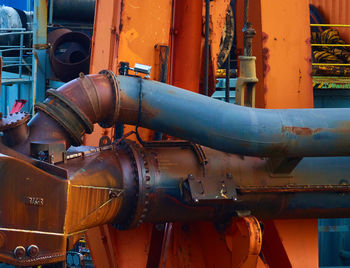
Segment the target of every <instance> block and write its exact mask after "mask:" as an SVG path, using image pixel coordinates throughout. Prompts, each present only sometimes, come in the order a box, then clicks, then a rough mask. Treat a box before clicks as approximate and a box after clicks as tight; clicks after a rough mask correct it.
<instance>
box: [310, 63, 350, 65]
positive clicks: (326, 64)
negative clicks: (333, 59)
mask: <svg viewBox="0 0 350 268" xmlns="http://www.w3.org/2000/svg"><path fill="white" fill-rule="evenodd" d="M312 65H313V66H350V64H349V63H313V64H312Z"/></svg>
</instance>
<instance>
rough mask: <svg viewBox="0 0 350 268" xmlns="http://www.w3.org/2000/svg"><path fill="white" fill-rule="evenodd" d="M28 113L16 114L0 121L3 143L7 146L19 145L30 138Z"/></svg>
mask: <svg viewBox="0 0 350 268" xmlns="http://www.w3.org/2000/svg"><path fill="white" fill-rule="evenodd" d="M28 121H29V115H28V114H27V113H18V112H17V113H14V114H10V115H8V116H4V117H3V118H2V120H0V131H2V132H3V137H2V142H3V143H4V144H5V145H7V146H10V147H11V146H14V145H17V144H19V143H21V142H23V141H24V140H26V139H27V137H28V127H27V123H28Z"/></svg>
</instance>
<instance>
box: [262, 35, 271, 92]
mask: <svg viewBox="0 0 350 268" xmlns="http://www.w3.org/2000/svg"><path fill="white" fill-rule="evenodd" d="M268 37H269V36H268V34H266V33H262V43H263V45H265V44H266V42H267V40H268ZM269 59H270V49H269V48H268V47H265V46H263V49H262V60H263V75H264V77H266V75H267V74H268V73H269V71H270V69H271V68H270V65H269ZM265 90H266V89H265ZM266 91H267V90H266Z"/></svg>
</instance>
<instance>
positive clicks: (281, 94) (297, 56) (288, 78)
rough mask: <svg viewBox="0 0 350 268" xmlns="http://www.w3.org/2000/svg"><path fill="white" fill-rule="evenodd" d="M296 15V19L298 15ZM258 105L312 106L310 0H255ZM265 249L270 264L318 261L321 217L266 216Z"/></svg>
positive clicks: (252, 12)
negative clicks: (284, 218) (274, 218)
mask: <svg viewBox="0 0 350 268" xmlns="http://www.w3.org/2000/svg"><path fill="white" fill-rule="evenodd" d="M243 2H244V1H237V42H238V43H237V47H238V48H243V45H242V44H243V35H242V31H241V29H242V27H243V12H242V11H243V7H244V3H243ZM295 18H298V19H295ZM249 21H250V22H252V24H253V28H254V29H255V30H256V33H257V34H256V36H255V38H254V39H253V55H254V56H256V57H257V61H256V68H257V76H258V79H259V83H258V84H257V88H256V106H257V107H261V108H312V107H313V89H312V77H311V46H310V26H309V23H310V22H309V3H308V1H299V0H291V1H277V0H251V1H250V8H249ZM262 253H263V256H264V260H265V261H266V262H267V263H268V265H269V267H270V268H275V267H276V268H279V267H293V268H299V267H300V268H301V267H314V268H316V267H318V225H317V220H316V219H312V220H274V221H267V222H264V235H263V245H262Z"/></svg>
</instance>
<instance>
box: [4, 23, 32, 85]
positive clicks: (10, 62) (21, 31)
mask: <svg viewBox="0 0 350 268" xmlns="http://www.w3.org/2000/svg"><path fill="white" fill-rule="evenodd" d="M0 31H1V32H0V37H1V36H9V37H11V36H17V35H19V45H2V46H0V56H2V57H3V61H4V64H3V69H6V68H10V67H18V78H22V75H23V67H24V66H27V67H28V70H30V71H31V68H29V66H32V63H26V61H25V59H24V56H25V55H26V52H32V51H33V48H32V47H26V46H25V44H24V35H31V34H33V31H27V30H26V29H25V28H1V29H0ZM3 31H8V32H3ZM10 51H18V52H19V55H18V56H16V57H9V56H4V53H6V52H10ZM29 54H30V58H31V53H29ZM29 54H28V53H27V55H28V56H29ZM28 58H29V57H28Z"/></svg>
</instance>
